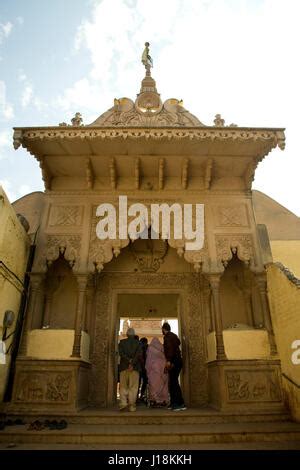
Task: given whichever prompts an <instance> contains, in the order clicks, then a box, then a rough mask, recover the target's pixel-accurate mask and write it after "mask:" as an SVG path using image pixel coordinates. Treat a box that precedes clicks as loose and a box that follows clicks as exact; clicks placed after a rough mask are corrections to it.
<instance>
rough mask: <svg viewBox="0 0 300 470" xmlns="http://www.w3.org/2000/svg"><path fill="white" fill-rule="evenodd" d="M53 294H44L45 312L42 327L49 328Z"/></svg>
mask: <svg viewBox="0 0 300 470" xmlns="http://www.w3.org/2000/svg"><path fill="white" fill-rule="evenodd" d="M52 297H53V292H49V291H48V292H46V294H45V311H44V318H43V326H44V327H45V326H49V325H50V320H51V303H52Z"/></svg>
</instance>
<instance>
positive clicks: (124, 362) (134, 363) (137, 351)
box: [119, 328, 142, 411]
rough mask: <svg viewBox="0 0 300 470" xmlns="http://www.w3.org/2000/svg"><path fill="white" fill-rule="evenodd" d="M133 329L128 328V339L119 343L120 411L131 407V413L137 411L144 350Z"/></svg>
mask: <svg viewBox="0 0 300 470" xmlns="http://www.w3.org/2000/svg"><path fill="white" fill-rule="evenodd" d="M134 336H135V331H134V329H133V328H128V330H127V338H126V339H122V340H121V341H120V343H119V355H120V365H119V370H120V405H119V408H120V410H125V409H126V408H127V406H129V411H136V397H137V392H138V387H139V376H140V371H141V364H142V348H141V345H140V342H139V341H138V340H137V339H136V338H135V337H134Z"/></svg>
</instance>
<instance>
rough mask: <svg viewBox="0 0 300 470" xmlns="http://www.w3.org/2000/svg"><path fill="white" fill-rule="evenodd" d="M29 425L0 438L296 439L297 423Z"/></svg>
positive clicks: (144, 442)
mask: <svg viewBox="0 0 300 470" xmlns="http://www.w3.org/2000/svg"><path fill="white" fill-rule="evenodd" d="M27 427H28V426H7V427H6V428H5V429H4V430H3V431H0V442H9V443H16V444H17V443H28V444H29V443H31V444H33V443H36V444H42V443H44V444H45V443H47V444H109V445H120V444H123V445H124V444H128V445H134V444H139V445H148V444H154V445H157V444H160V445H168V444H185V443H186V444H197V443H238V442H262V441H264V442H271V441H272V442H287V441H299V447H300V424H297V423H291V422H281V423H276V422H273V423H226V424H223V423H219V424H200V425H195V424H184V425H179V424H178V425H174V424H173V425H169V424H164V425H160V426H157V425H148V424H139V425H132V424H122V425H117V426H116V425H111V424H110V425H108V424H105V425H101V426H99V425H94V424H85V425H81V424H70V425H69V426H68V427H67V428H66V429H64V430H61V431H56V430H54V431H51V430H49V429H43V430H41V431H28V430H27Z"/></svg>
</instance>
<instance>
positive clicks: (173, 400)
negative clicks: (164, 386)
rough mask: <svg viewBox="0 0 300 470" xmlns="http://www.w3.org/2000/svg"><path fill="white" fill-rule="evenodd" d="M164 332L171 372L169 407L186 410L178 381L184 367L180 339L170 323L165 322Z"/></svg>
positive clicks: (165, 351)
mask: <svg viewBox="0 0 300 470" xmlns="http://www.w3.org/2000/svg"><path fill="white" fill-rule="evenodd" d="M162 333H163V335H164V354H165V358H166V365H165V371H166V373H168V374H169V394H170V406H169V409H171V410H173V411H183V410H186V406H185V404H184V400H183V396H182V392H181V388H180V385H179V381H178V379H179V374H180V371H181V369H182V357H181V352H180V348H179V346H180V340H179V338H178V336H177V335H175V333H172V332H171V327H170V325H169V323H164V324H163V326H162Z"/></svg>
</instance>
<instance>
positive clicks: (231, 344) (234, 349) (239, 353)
mask: <svg viewBox="0 0 300 470" xmlns="http://www.w3.org/2000/svg"><path fill="white" fill-rule="evenodd" d="M223 338H224V346H225V352H226V356H227V358H228V359H232V360H233V359H266V358H268V357H269V356H270V346H269V340H268V333H267V332H266V331H265V330H224V331H223ZM207 356H208V361H209V362H210V361H214V360H215V359H216V337H215V333H214V332H212V333H209V335H208V336H207Z"/></svg>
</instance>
